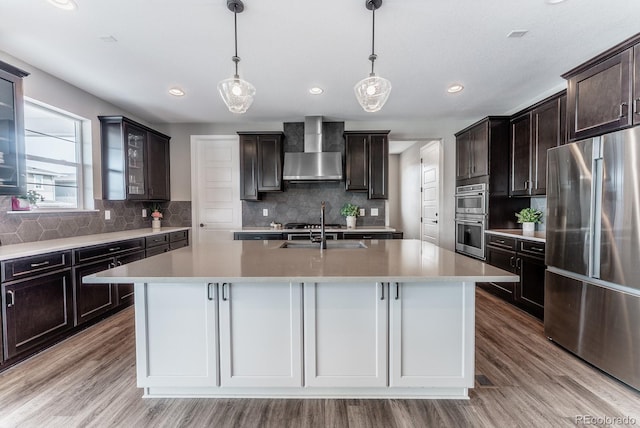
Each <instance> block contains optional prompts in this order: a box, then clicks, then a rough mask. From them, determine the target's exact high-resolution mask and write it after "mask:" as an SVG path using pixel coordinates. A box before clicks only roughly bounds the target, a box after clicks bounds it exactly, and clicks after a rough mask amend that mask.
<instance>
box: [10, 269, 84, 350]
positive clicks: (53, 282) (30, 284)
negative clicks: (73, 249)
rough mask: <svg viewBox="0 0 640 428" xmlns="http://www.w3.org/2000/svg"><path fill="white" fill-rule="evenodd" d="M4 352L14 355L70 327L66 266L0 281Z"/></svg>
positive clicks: (70, 296)
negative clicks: (3, 281)
mask: <svg viewBox="0 0 640 428" xmlns="http://www.w3.org/2000/svg"><path fill="white" fill-rule="evenodd" d="M2 296H3V307H4V311H3V312H4V314H3V315H4V323H3V326H4V329H3V330H4V331H3V336H4V345H5V349H4V354H5V358H6V359H9V358H13V357H16V356H19V355H21V354H24V353H26V352H28V351H30V350H34V349H36V348H38V347H41V346H42V345H44V344H46V343H47V342H50V341H52V340H54V339H55V338H56V337H58V336H60V335H61V334H62V333H64V332H65V331H67V330H69V329H71V328H72V327H73V288H72V282H71V269H69V268H67V269H64V270H60V271H55V272H51V273H47V274H43V275H40V276H36V277H31V278H25V279H22V280H18V281H12V282H8V283H6V284H3V285H2Z"/></svg>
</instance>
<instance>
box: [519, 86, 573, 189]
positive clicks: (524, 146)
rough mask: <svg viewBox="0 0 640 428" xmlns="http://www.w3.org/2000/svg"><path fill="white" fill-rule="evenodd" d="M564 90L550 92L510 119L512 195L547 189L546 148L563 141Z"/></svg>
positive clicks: (564, 131) (564, 130)
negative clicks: (547, 96) (554, 92)
mask: <svg viewBox="0 0 640 428" xmlns="http://www.w3.org/2000/svg"><path fill="white" fill-rule="evenodd" d="M565 109H566V95H565V92H564V91H563V92H561V93H559V94H556V95H553V96H552V97H549V98H547V99H545V100H543V101H541V102H539V103H537V104H535V105H533V106H531V107H529V108H528V109H527V110H525V111H523V112H521V113H518V114H516V115H515V116H514V117H513V118H512V119H511V179H510V188H509V192H510V194H511V196H535V195H544V194H546V192H547V185H546V183H547V178H546V176H547V150H548V149H550V148H552V147H557V146H559V145H561V144H564V143H565V142H566V127H565V123H566V120H565Z"/></svg>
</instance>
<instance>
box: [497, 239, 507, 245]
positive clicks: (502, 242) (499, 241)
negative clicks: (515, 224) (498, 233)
mask: <svg viewBox="0 0 640 428" xmlns="http://www.w3.org/2000/svg"><path fill="white" fill-rule="evenodd" d="M496 242H497V243H498V244H504V243H505V242H504V239H496Z"/></svg>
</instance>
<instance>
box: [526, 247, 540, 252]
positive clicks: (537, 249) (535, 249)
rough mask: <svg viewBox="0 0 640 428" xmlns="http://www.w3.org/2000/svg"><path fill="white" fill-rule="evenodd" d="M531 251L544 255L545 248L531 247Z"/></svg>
mask: <svg viewBox="0 0 640 428" xmlns="http://www.w3.org/2000/svg"><path fill="white" fill-rule="evenodd" d="M529 249H530V250H533V251H539V252H541V253H543V252H544V248H538V247H531V248H529Z"/></svg>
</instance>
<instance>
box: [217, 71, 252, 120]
mask: <svg viewBox="0 0 640 428" xmlns="http://www.w3.org/2000/svg"><path fill="white" fill-rule="evenodd" d="M218 92H220V96H221V97H222V100H223V101H224V103H225V104H226V105H227V107H228V108H229V111H230V112H231V113H245V112H246V111H247V110H249V107H251V104H253V97H254V96H255V94H256V88H255V87H254V86H253V85H252V84H251V83H249V82H247V81H246V80H242V79H240V77H238V76H234V77H230V78H228V79H224V80H221V81H220V83H218Z"/></svg>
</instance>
